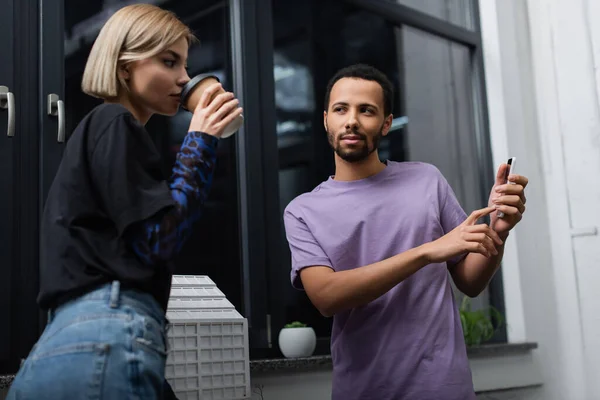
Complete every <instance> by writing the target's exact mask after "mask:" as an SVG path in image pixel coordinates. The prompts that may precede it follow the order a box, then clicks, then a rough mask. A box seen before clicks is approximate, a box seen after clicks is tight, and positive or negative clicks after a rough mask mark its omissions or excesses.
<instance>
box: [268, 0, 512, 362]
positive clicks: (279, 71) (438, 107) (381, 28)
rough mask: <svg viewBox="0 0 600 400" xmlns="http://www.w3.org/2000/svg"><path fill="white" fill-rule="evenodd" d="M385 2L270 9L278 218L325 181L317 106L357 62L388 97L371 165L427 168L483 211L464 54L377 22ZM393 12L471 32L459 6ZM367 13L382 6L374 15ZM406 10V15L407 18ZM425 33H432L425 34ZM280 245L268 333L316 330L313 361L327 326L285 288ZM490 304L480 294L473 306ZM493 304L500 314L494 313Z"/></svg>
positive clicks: (477, 119)
mask: <svg viewBox="0 0 600 400" xmlns="http://www.w3.org/2000/svg"><path fill="white" fill-rule="evenodd" d="M359 3H360V4H359ZM363 3H364V4H367V6H365V7H368V8H369V9H368V10H367V9H366V8H363V7H362V4H363ZM388 3H389V2H387V1H380V0H376V1H368V2H367V1H365V2H362V1H354V0H353V1H345V2H340V1H319V2H317V1H304V2H294V3H293V4H290V3H288V2H286V1H285V0H273V21H274V34H273V35H274V54H273V62H274V81H275V107H276V117H277V138H278V147H279V167H280V169H279V201H280V207H279V208H280V210H279V211H280V216H281V215H282V213H283V210H284V209H285V207H286V206H287V204H289V202H290V201H291V200H292V199H293V198H295V197H296V196H298V195H300V194H301V193H304V192H306V191H310V190H312V189H313V188H314V187H315V186H316V185H318V184H319V183H320V182H322V181H323V180H325V179H327V177H328V176H329V175H331V174H332V173H333V172H334V168H333V167H334V165H333V154H332V150H331V148H330V147H329V144H328V142H327V138H326V134H325V131H324V128H323V122H322V121H323V117H322V116H323V109H324V104H323V101H324V99H323V98H324V95H325V90H326V85H327V82H328V80H329V79H330V77H331V76H332V75H333V74H334V73H335V72H336V71H337V70H338V69H340V68H342V67H345V66H347V65H350V64H354V63H358V62H362V63H367V64H371V65H373V66H375V67H376V68H378V69H380V70H381V71H383V72H384V73H385V74H386V75H387V76H388V77H389V78H390V80H391V81H392V83H393V84H394V87H395V91H396V98H395V99H394V110H393V114H394V124H393V128H392V132H391V133H390V134H389V135H388V136H387V137H385V138H383V140H382V142H381V144H380V148H379V154H380V158H382V159H392V160H395V161H413V160H414V161H424V162H429V163H432V164H434V165H436V166H437V167H438V168H439V169H440V170H441V171H442V173H443V174H444V176H445V177H446V179H447V180H448V181H449V183H450V185H451V186H452V188H453V189H454V191H455V193H456V195H457V197H458V199H459V201H460V203H461V205H462V206H463V208H464V209H465V211H467V212H470V211H472V210H474V209H477V208H480V207H482V206H484V205H485V204H486V203H487V193H488V192H489V190H490V188H491V185H492V183H493V181H492V180H490V177H491V178H493V172H492V175H491V176H490V175H489V171H490V170H492V169H490V165H489V164H490V160H491V157H490V155H489V153H485V152H484V151H482V143H483V142H485V140H486V139H485V135H487V133H486V132H484V131H483V130H482V128H481V127H482V126H483V124H482V122H481V121H482V118H483V117H484V116H482V115H480V113H479V112H477V110H478V108H476V107H475V105H476V103H477V102H480V100H479V99H480V98H481V97H480V96H479V95H477V94H476V93H477V90H479V89H478V85H477V83H478V82H477V81H476V76H477V75H476V74H475V72H476V70H475V69H474V65H475V64H474V63H473V60H474V57H475V56H474V54H475V53H474V51H473V47H472V46H469V45H467V44H465V43H463V42H455V41H452V40H449V39H448V38H447V37H440V36H437V35H434V34H432V33H428V32H426V31H424V30H421V29H417V28H414V27H411V26H409V25H407V24H403V23H398V22H397V21H394V22H390V21H389V19H391V17H388V18H386V19H384V17H383V16H382V14H383V13H382V12H380V11H381V10H387V9H388V8H389V6H390V4H388ZM399 3H402V4H404V5H410V6H415V4H413V3H416V4H417V5H419V7H418V9H416V8H415V10H417V11H425V12H427V14H431V15H433V16H435V17H437V18H441V19H443V20H445V21H449V22H452V23H455V24H458V25H460V26H461V27H456V28H457V29H459V30H460V32H462V33H463V34H464V32H466V31H465V30H464V29H463V28H462V27H471V25H470V24H469V23H468V21H470V19H469V18H470V17H469V15H470V13H471V12H472V10H471V8H470V7H468V9H467V8H465V7H464V5H465V4H467V2H464V1H462V0H456V1H450V0H447V1H444V0H439V1H433V0H431V1H426V2H412V1H399ZM459 3H460V5H461V6H460V7H459ZM374 4H375V5H377V4H379V5H381V4H383V6H384V7H381V9H377V7H373V5H374ZM435 4H437V6H435V7H434V5H435ZM394 7H397V5H396V4H394ZM374 8H375V9H374ZM397 8H398V9H399V10H400V11H402V9H403V8H402V7H397ZM415 10H411V11H412V12H413V14H414V13H415ZM444 10H445V11H444ZM442 11H444V12H446V13H445V14H444V13H443V12H442ZM416 14H418V15H425V14H422V13H416ZM429 17H430V15H427V18H425V19H424V20H425V21H427V20H429V19H431V18H429ZM459 17H460V18H459ZM461 18H462V19H461ZM442 23H443V24H445V25H448V24H446V22H442ZM432 30H435V27H430V29H428V31H429V32H431V31H432ZM473 35H475V34H473ZM474 94H475V95H476V96H477V97H476V98H474ZM483 108H485V107H483ZM479 109H480V108H479ZM484 147H485V146H483V148H484ZM282 224H283V223H282ZM281 246H282V250H281V251H280V253H281V257H282V260H281V268H280V270H277V271H276V273H275V274H272V279H274V280H275V281H274V282H271V286H274V285H282V286H284V287H285V289H281V288H280V289H278V290H279V291H280V292H281V293H282V296H281V297H282V298H281V302H280V304H277V305H274V304H272V305H271V312H272V314H273V317H272V318H273V325H272V329H273V333H274V334H277V333H278V331H279V329H281V328H282V326H283V324H285V323H288V322H291V321H295V320H300V321H302V322H305V323H307V324H309V325H310V326H312V327H313V328H314V329H315V331H316V333H317V337H318V345H317V354H319V353H321V354H322V353H328V352H329V337H330V334H331V319H328V318H324V317H322V316H321V315H320V314H319V312H318V311H317V310H316V309H315V308H314V306H312V304H311V303H310V301H309V299H308V297H307V296H306V294H305V293H304V292H301V291H296V290H295V289H293V288H292V287H291V285H290V278H289V272H290V268H291V263H290V252H289V248H288V246H287V241H286V239H285V232H284V229H283V225H282V242H281ZM498 279H499V277H496V278H495V280H496V281H497V280H498ZM495 285H497V283H495ZM497 292H498V290H496V293H497ZM500 300H501V299H500ZM489 303H490V295H489V293H488V291H487V290H486V291H485V292H484V293H482V295H481V296H480V297H479V298H478V299H477V300H476V301H475V302H474V306H475V307H483V306H485V305H487V304H489ZM494 305H495V306H496V307H498V308H500V309H501V308H502V304H498V303H496V304H494ZM501 336H502V335H501Z"/></svg>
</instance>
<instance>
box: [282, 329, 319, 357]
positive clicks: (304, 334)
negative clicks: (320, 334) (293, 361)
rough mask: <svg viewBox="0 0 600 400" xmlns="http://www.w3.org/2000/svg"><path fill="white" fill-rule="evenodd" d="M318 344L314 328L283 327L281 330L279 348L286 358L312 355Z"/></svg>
mask: <svg viewBox="0 0 600 400" xmlns="http://www.w3.org/2000/svg"><path fill="white" fill-rule="evenodd" d="M316 346H317V335H316V334H315V330H314V329H313V328H283V329H282V330H281V331H280V332H279V349H280V350H281V352H282V353H283V355H284V356H285V357H286V358H297V357H310V356H312V354H313V352H314V351H315V347H316Z"/></svg>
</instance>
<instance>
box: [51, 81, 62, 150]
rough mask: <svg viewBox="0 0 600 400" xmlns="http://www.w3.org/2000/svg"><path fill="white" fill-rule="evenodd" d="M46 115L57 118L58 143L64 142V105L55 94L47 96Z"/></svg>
mask: <svg viewBox="0 0 600 400" xmlns="http://www.w3.org/2000/svg"><path fill="white" fill-rule="evenodd" d="M48 115H52V116H58V136H57V138H56V140H57V141H58V143H64V141H65V103H64V102H63V101H62V100H59V97H58V95H57V94H54V93H51V94H49V95H48Z"/></svg>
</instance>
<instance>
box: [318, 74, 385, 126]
mask: <svg viewBox="0 0 600 400" xmlns="http://www.w3.org/2000/svg"><path fill="white" fill-rule="evenodd" d="M343 78H356V79H364V80H366V81H374V82H377V83H379V85H380V86H381V89H382V91H383V113H384V115H385V116H386V117H387V116H388V115H390V114H391V113H392V110H393V109H394V86H393V85H392V82H390V80H389V79H388V78H387V76H385V74H384V73H383V72H381V71H379V70H378V69H377V68H375V67H372V66H370V65H366V64H355V65H351V66H349V67H345V68H342V69H341V70H339V71H338V72H336V74H335V75H334V76H333V78H331V80H330V81H329V83H328V84H327V91H326V92H325V111H327V110H329V97H330V95H331V89H332V88H333V85H335V83H336V82H337V81H339V80H340V79H343Z"/></svg>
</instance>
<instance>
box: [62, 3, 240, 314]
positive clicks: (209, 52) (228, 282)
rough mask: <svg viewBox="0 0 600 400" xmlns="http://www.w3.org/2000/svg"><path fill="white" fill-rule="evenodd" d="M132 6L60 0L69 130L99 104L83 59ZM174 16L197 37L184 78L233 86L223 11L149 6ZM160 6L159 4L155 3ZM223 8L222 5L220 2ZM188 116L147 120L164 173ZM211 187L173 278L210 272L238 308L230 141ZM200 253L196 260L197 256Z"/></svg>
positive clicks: (234, 190)
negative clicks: (85, 87) (85, 89)
mask: <svg viewBox="0 0 600 400" xmlns="http://www.w3.org/2000/svg"><path fill="white" fill-rule="evenodd" d="M128 3H131V2H130V1H118V0H117V1H115V0H112V1H98V0H95V1H89V2H81V1H76V0H65V79H66V82H65V86H66V90H65V98H66V100H65V106H66V110H67V120H68V125H67V128H68V132H71V131H72V130H73V129H74V128H75V126H76V125H77V123H78V122H79V121H80V120H81V119H82V118H83V117H84V116H85V115H86V114H87V113H88V112H89V111H90V110H91V109H92V108H93V107H94V106H95V105H97V104H99V103H100V101H98V100H97V99H94V98H92V97H89V96H87V95H85V94H83V93H82V92H81V88H80V86H81V78H82V75H83V70H84V67H85V62H86V59H87V55H88V54H89V51H90V48H91V45H92V44H93V41H94V40H95V38H96V36H97V34H98V32H99V29H100V28H101V27H102V25H103V24H104V22H105V21H106V20H107V19H108V18H109V17H110V16H111V15H112V14H113V13H114V12H115V11H116V10H118V9H119V8H120V7H122V6H124V5H126V4H128ZM153 3H156V4H158V5H160V6H162V7H163V8H166V9H169V10H171V11H174V12H175V13H176V14H177V15H178V16H179V17H180V18H181V19H182V20H183V21H184V22H185V23H187V24H188V25H189V26H190V27H191V28H192V30H193V31H194V33H195V34H196V36H197V37H198V38H199V39H200V40H201V42H200V44H199V45H195V46H194V47H192V48H191V49H190V51H189V59H188V65H189V74H190V76H194V75H196V74H199V73H208V72H210V73H213V74H216V75H217V76H219V78H220V79H221V81H222V83H223V85H224V86H225V87H226V88H231V87H232V82H231V71H230V62H229V39H228V35H229V22H228V20H229V10H228V8H227V7H226V6H223V5H221V6H215V3H217V2H215V1H196V2H188V1H184V0H176V1H175V0H173V1H169V2H162V1H154V2H153ZM159 3H164V4H159ZM220 4H222V3H220ZM190 120H191V114H190V113H189V112H187V111H185V110H180V111H179V113H178V114H177V115H176V116H174V117H172V118H168V117H162V116H158V115H155V116H153V117H152V118H151V119H150V121H149V122H148V124H147V125H146V128H147V129H148V131H149V132H150V134H151V135H152V136H153V139H154V141H155V143H156V146H157V148H158V149H159V151H160V152H161V153H162V155H163V162H164V169H165V173H167V176H168V175H170V173H169V171H170V170H171V167H172V165H173V162H174V160H175V155H176V153H177V151H178V150H179V147H180V145H181V143H182V141H183V139H184V137H185V134H186V133H187V129H188V126H189V123H190ZM217 157H218V159H217V160H218V162H217V170H216V174H215V179H214V181H213V187H212V189H211V192H210V195H209V198H208V200H207V203H206V205H205V209H204V211H203V216H202V219H201V220H200V221H199V222H198V224H197V225H196V228H195V230H194V231H193V234H192V236H191V237H190V239H189V241H188V243H187V244H186V246H185V247H184V249H183V251H182V253H181V254H180V256H179V257H178V259H177V260H176V267H177V268H176V273H179V274H196V275H208V276H209V277H210V278H211V279H212V280H214V281H215V282H216V284H217V285H218V287H219V288H220V289H221V290H222V291H223V292H224V293H225V294H226V295H227V298H228V299H229V300H230V301H231V302H232V303H233V304H234V305H235V306H236V308H237V309H238V310H241V309H242V307H241V282H242V279H241V270H240V245H239V241H238V237H239V225H238V204H237V179H236V176H237V175H236V158H235V140H233V139H232V140H223V141H221V142H220V143H219V148H218V156H217ZM199 255H200V256H199Z"/></svg>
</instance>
